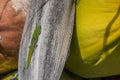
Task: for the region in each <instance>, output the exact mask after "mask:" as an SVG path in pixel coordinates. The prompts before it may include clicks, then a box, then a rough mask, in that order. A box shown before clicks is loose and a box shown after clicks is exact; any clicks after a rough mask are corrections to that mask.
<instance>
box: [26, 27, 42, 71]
mask: <svg viewBox="0 0 120 80" xmlns="http://www.w3.org/2000/svg"><path fill="white" fill-rule="evenodd" d="M40 33H41V25H38V26H36V28H35V30H34V33H33V35H32V40H31V43H30V47H29V52H28V59H27V65H26V68H27V69H28V68H29V66H30V62H31V58H32V55H33V52H34V50H35V48H36V46H37V41H38V37H39V34H40Z"/></svg>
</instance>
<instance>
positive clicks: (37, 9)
mask: <svg viewBox="0 0 120 80" xmlns="http://www.w3.org/2000/svg"><path fill="white" fill-rule="evenodd" d="M28 13H29V14H28V16H27V19H26V23H25V26H24V31H23V35H22V40H21V45H20V51H19V68H18V72H19V73H18V74H19V80H59V78H60V75H61V73H62V70H63V67H64V64H65V61H66V58H67V55H68V51H69V47H70V42H71V38H72V32H73V26H74V16H75V1H74V0H32V1H31V4H30V10H29V12H28ZM37 25H41V27H42V28H41V34H40V35H39V39H38V41H37V46H36V47H35V50H34V52H33V55H32V59H31V63H30V66H29V68H28V69H27V68H26V64H27V57H28V52H29V46H30V43H31V39H32V34H33V32H34V29H35V27H36V26H37Z"/></svg>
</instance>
